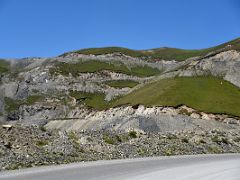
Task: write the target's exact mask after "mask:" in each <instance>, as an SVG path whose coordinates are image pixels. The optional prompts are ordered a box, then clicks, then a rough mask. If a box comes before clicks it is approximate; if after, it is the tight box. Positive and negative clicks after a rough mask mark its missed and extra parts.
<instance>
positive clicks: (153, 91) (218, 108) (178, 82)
mask: <svg viewBox="0 0 240 180" xmlns="http://www.w3.org/2000/svg"><path fill="white" fill-rule="evenodd" d="M123 104H131V105H136V104H143V105H146V106H153V105H162V106H178V105H181V104H185V105H187V106H190V107H192V108H195V109H197V110H200V111H204V112H212V113H226V114H231V115H235V116H240V89H239V88H238V87H235V86H234V85H232V84H230V83H228V82H226V81H224V80H221V79H217V78H214V77H194V78H189V77H178V78H174V79H164V80H160V81H158V82H154V83H152V84H150V85H147V86H144V87H143V88H140V89H138V90H136V91H134V92H132V93H130V94H128V95H126V96H124V97H122V98H120V99H118V100H116V102H114V103H113V106H118V105H123Z"/></svg>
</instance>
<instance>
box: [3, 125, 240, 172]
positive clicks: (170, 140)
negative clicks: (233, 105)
mask: <svg viewBox="0 0 240 180" xmlns="http://www.w3.org/2000/svg"><path fill="white" fill-rule="evenodd" d="M0 139H1V140H0V170H1V171H3V170H12V169H18V168H26V167H34V166H40V165H52V164H62V163H70V162H79V161H93V160H102V159H106V160H107V159H120V158H135V157H148V156H159V155H161V156H162V155H164V156H170V155H183V154H207V153H237V152H238V153H240V134H239V131H238V132H234V131H222V130H219V129H212V130H210V131H204V130H202V131H198V132H196V131H178V132H171V133H150V132H149V133H144V132H136V131H134V130H132V131H129V132H128V133H126V132H121V131H107V130H106V131H78V132H74V131H69V132H65V131H49V130H46V129H44V128H43V127H39V126H33V125H29V126H27V125H20V124H15V125H14V126H9V125H2V126H1V127H0Z"/></svg>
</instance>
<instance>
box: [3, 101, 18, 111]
mask: <svg viewBox="0 0 240 180" xmlns="http://www.w3.org/2000/svg"><path fill="white" fill-rule="evenodd" d="M4 101H5V110H6V111H7V112H11V111H15V110H18V108H19V106H20V105H21V104H22V102H21V101H19V100H14V99H11V98H8V97H5V98H4Z"/></svg>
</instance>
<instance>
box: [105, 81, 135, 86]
mask: <svg viewBox="0 0 240 180" xmlns="http://www.w3.org/2000/svg"><path fill="white" fill-rule="evenodd" d="M105 84H107V85H109V86H111V87H114V88H124V87H129V88H133V87H134V86H136V85H138V84H139V83H138V82H136V81H131V80H117V81H114V80H113V81H106V82H105Z"/></svg>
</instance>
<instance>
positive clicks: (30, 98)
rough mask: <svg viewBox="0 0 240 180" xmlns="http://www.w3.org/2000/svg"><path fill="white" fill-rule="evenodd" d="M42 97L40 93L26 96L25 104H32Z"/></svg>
mask: <svg viewBox="0 0 240 180" xmlns="http://www.w3.org/2000/svg"><path fill="white" fill-rule="evenodd" d="M42 99H43V96H41V95H32V96H28V98H27V99H26V104H27V105H32V104H34V103H35V102H38V101H40V100H42Z"/></svg>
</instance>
